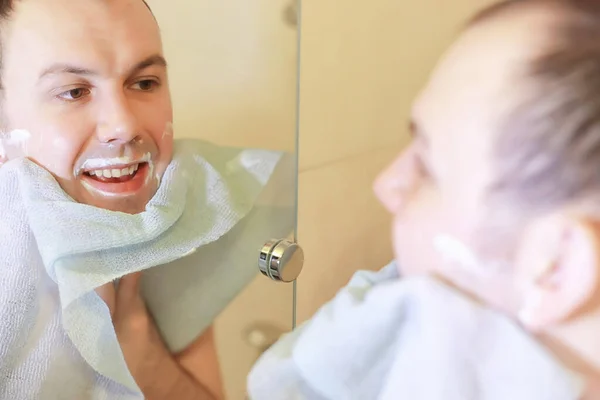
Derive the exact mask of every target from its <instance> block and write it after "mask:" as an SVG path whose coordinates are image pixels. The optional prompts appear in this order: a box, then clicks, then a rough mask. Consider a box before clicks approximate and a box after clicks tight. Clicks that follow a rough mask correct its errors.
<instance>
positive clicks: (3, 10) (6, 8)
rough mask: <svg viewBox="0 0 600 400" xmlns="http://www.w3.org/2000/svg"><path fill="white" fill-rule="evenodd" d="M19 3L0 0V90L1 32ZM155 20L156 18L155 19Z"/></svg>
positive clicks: (0, 65)
mask: <svg viewBox="0 0 600 400" xmlns="http://www.w3.org/2000/svg"><path fill="white" fill-rule="evenodd" d="M16 1H19V0H0V89H2V71H3V56H4V54H3V43H2V39H3V38H2V36H1V33H2V32H1V31H2V30H3V29H4V27H5V25H6V22H7V21H8V20H9V19H10V17H11V15H12V13H13V12H14V7H15V2H16ZM142 1H143V2H144V4H145V5H146V7H148V10H150V13H152V16H154V13H153V12H152V9H151V8H150V6H149V5H148V3H147V2H146V0H142ZM155 19H156V17H155Z"/></svg>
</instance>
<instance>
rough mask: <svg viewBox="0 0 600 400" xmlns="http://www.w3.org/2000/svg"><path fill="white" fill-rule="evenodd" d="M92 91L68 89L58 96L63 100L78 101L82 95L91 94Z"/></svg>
mask: <svg viewBox="0 0 600 400" xmlns="http://www.w3.org/2000/svg"><path fill="white" fill-rule="evenodd" d="M90 93H91V92H90V90H89V89H86V88H75V89H71V90H67V91H66V92H62V93H61V94H59V95H58V96H57V97H58V98H60V99H62V100H67V101H76V100H79V99H81V98H82V97H85V96H87V95H89V94H90Z"/></svg>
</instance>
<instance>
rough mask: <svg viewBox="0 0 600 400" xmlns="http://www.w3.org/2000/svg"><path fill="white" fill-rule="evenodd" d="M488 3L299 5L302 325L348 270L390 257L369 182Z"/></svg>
mask: <svg viewBox="0 0 600 400" xmlns="http://www.w3.org/2000/svg"><path fill="white" fill-rule="evenodd" d="M489 2H490V1H489V0H454V1H448V0H419V1H410V2H409V1H398V0H371V1H368V2H367V1H340V0H319V1H313V0H304V1H303V2H302V3H303V4H302V47H301V50H302V51H301V57H302V60H301V103H300V105H301V108H300V110H301V111H300V166H301V173H300V191H299V195H300V197H299V242H300V243H301V244H302V246H303V248H304V251H305V254H306V262H305V267H304V271H303V272H302V275H301V276H300V279H299V280H298V285H299V286H298V317H299V320H300V321H302V320H304V319H306V318H308V317H309V316H310V315H312V314H313V313H314V312H315V311H316V309H317V308H318V307H319V306H320V305H322V304H323V302H325V301H326V300H327V299H329V298H331V297H332V296H333V295H334V294H335V292H336V291H337V290H338V289H339V288H340V287H341V286H342V285H344V284H345V283H346V282H347V280H348V278H349V277H350V276H351V275H352V273H353V272H354V271H356V270H357V269H375V268H379V267H381V266H383V265H384V264H385V263H386V262H387V261H389V260H391V258H392V255H391V250H390V244H389V242H390V239H389V233H388V232H389V228H388V225H389V218H388V216H387V215H386V214H385V213H384V212H383V210H382V208H381V207H380V206H379V205H378V204H377V202H376V201H375V198H374V197H373V195H372V194H371V183H372V180H373V178H374V177H375V176H376V174H377V172H378V171H379V170H380V169H381V168H382V167H383V166H384V165H385V164H386V163H387V162H389V161H390V160H391V159H392V158H393V157H394V156H395V155H396V154H397V152H398V151H400V149H401V147H402V145H403V144H405V143H406V142H407V140H408V137H407V131H406V126H407V119H408V115H409V111H410V104H411V102H412V100H413V98H414V97H415V95H416V93H417V91H418V89H419V88H420V87H421V86H422V85H423V84H424V83H425V82H426V79H427V76H428V74H429V73H430V71H431V69H432V67H433V65H434V63H435V61H436V59H437V58H438V57H439V56H440V54H441V53H442V51H443V49H444V48H445V47H446V46H447V45H448V44H449V43H450V41H451V40H452V38H453V37H454V35H455V33H456V32H457V31H458V30H459V28H460V26H461V24H462V22H463V21H464V20H465V19H466V18H467V16H469V15H470V14H471V13H473V12H474V10H475V9H477V8H478V7H479V6H481V5H483V4H485V3H489Z"/></svg>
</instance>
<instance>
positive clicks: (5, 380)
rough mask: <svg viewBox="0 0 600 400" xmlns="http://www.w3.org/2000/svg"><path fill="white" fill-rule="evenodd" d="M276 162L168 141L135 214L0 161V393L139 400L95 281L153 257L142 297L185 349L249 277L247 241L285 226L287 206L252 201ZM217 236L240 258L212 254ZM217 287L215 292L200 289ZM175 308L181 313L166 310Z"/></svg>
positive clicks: (254, 153)
mask: <svg viewBox="0 0 600 400" xmlns="http://www.w3.org/2000/svg"><path fill="white" fill-rule="evenodd" d="M280 160H281V154H280V153H276V152H270V151H261V150H242V149H233V148H222V147H217V146H213V145H210V144H208V143H205V142H202V141H196V140H186V141H177V142H176V151H175V156H174V159H173V162H172V163H171V165H170V166H169V168H168V169H167V171H166V173H165V175H164V177H163V180H162V185H161V187H160V188H159V190H158V192H157V194H156V195H155V196H154V198H153V199H152V200H151V201H150V203H149V204H148V206H147V209H146V211H145V212H143V213H141V214H138V215H127V214H123V213H116V212H111V211H107V210H102V209H98V208H94V207H90V206H87V205H84V204H78V203H75V202H73V201H72V200H71V199H70V198H69V197H68V196H67V195H66V194H65V193H64V192H63V191H62V190H61V189H60V187H59V186H58V184H57V183H56V181H55V180H54V179H53V178H52V176H51V175H50V174H48V173H47V172H46V171H45V170H44V169H42V168H40V167H38V166H36V165H35V164H34V163H32V162H29V161H27V160H13V161H11V162H9V163H7V164H5V165H4V166H2V168H0V209H1V210H2V224H0V238H1V239H2V242H1V243H0V255H1V256H0V289H1V290H0V399H11V400H12V399H16V400H21V399H34V398H35V399H50V400H51V399H74V398H90V397H91V398H95V399H96V398H98V399H103V398H106V399H118V398H139V396H140V394H139V390H138V388H137V386H136V384H135V382H134V381H133V378H132V377H131V375H130V373H129V371H128V370H127V367H126V365H125V361H124V359H123V356H122V353H121V350H120V348H119V345H118V342H117V340H116V336H115V332H114V329H113V327H112V324H111V322H110V315H109V313H108V309H107V307H106V305H105V304H104V303H103V302H102V300H101V299H100V298H99V297H98V296H97V295H96V293H95V292H94V291H93V290H94V289H95V288H97V287H98V286H101V285H103V284H105V283H108V282H111V281H112V280H114V279H116V278H119V277H121V276H123V275H125V274H128V273H131V272H135V271H139V270H144V269H148V268H150V267H154V266H157V265H161V266H160V267H158V268H155V269H152V270H151V271H148V273H147V274H146V275H145V276H144V279H143V288H144V295H145V296H146V298H147V301H148V303H149V308H150V309H151V311H152V312H153V314H155V317H156V319H157V321H158V324H159V328H160V330H161V332H162V333H163V334H164V335H165V340H166V342H167V343H168V345H169V347H170V348H172V349H180V348H183V347H185V346H186V345H187V344H189V343H190V342H191V341H192V340H193V339H194V338H195V337H197V336H198V335H199V334H200V333H201V331H202V330H203V329H205V328H206V327H207V326H208V325H209V324H210V323H211V321H212V319H213V318H214V316H215V315H216V314H218V312H219V311H221V310H222V309H223V308H224V307H225V306H226V305H227V302H228V301H229V300H231V298H233V297H234V295H235V294H236V292H237V291H239V290H240V289H241V287H243V286H244V284H246V283H248V282H249V281H250V280H251V278H252V277H253V273H254V271H257V267H256V259H257V257H258V250H259V248H260V245H256V241H257V240H259V241H265V240H267V239H269V238H270V235H268V234H269V233H275V234H276V233H278V232H285V233H287V232H289V230H291V228H292V222H293V218H291V216H293V209H292V208H285V207H283V208H282V207H279V208H277V209H275V208H269V207H268V206H262V207H259V208H256V209H255V210H253V208H254V206H255V205H256V204H257V203H259V202H260V199H261V196H260V195H261V193H262V192H263V189H264V188H265V185H266V183H267V181H268V180H269V179H270V178H271V176H272V173H273V171H274V169H275V167H276V166H277V165H281V162H280ZM288 173H289V176H290V177H291V176H293V175H292V173H293V171H292V170H290V171H288ZM286 210H287V212H286ZM271 211H272V213H271ZM261 212H262V217H263V218H262V219H261V220H259V217H260V215H261V214H260V213H261ZM257 215H258V217H257ZM273 215H279V216H282V219H281V221H282V222H281V223H280V224H279V225H277V224H273V225H268V223H272V220H270V219H269V218H272V217H273ZM266 216H268V217H269V218H266ZM283 216H286V217H287V218H283ZM245 217H248V218H245ZM240 221H242V223H240ZM286 224H287V226H284V225H286ZM269 228H271V230H269ZM254 229H256V230H254ZM254 232H259V234H263V235H268V236H266V237H264V236H263V237H261V238H260V239H258V238H256V237H252V239H251V240H249V241H248V243H246V242H245V241H244V238H243V235H246V236H248V235H252V234H253V233H254ZM222 241H223V242H227V243H230V244H231V245H235V246H237V247H236V249H234V250H237V251H236V253H238V254H239V255H240V257H243V258H240V257H237V258H236V257H234V256H232V255H231V254H228V256H227V257H218V252H226V251H231V250H232V249H231V248H228V247H227V245H226V244H222V245H221V246H219V245H218V243H220V242H222ZM250 246H255V248H254V254H253V257H252V258H250ZM196 248H199V249H198V251H197V254H194V255H192V256H189V257H186V258H185V259H183V260H181V262H179V263H178V262H177V261H176V260H177V259H180V258H181V257H183V256H184V255H186V254H188V253H189V252H190V250H192V249H196ZM184 260H185V262H184ZM194 262H197V264H195V267H196V270H198V269H203V270H204V271H203V272H202V273H199V272H198V271H196V270H194V268H193V267H194ZM208 262H210V263H211V264H207V263H208ZM226 268H227V269H229V271H228V272H230V276H229V278H230V279H229V280H228V279H224V276H225V277H227V274H226V271H225V269H226ZM182 277H183V278H182ZM193 278H198V279H201V278H203V279H204V280H203V281H196V282H190V279H193ZM157 279H159V280H160V281H162V284H161V283H160V282H158V281H157ZM217 284H218V285H220V287H219V288H218V289H219V290H218V294H219V296H218V297H217V298H216V299H212V298H207V296H206V293H212V294H216V293H217V291H216V290H215V287H214V285H217ZM149 288H150V289H152V288H158V289H157V290H156V293H152V290H148V289H149ZM195 294H197V296H195ZM213 300H214V301H213ZM189 307H196V308H197V309H199V310H201V312H199V313H197V314H194V313H193V312H190V311H189ZM177 310H188V312H187V313H186V314H184V315H182V316H180V317H179V316H173V315H168V314H169V313H171V312H173V311H177ZM173 325H175V327H174V326H173ZM107 378H110V379H107ZM115 382H117V383H120V384H121V385H123V386H121V385H118V384H116V383H115ZM126 388H128V389H126Z"/></svg>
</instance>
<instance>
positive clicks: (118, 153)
mask: <svg viewBox="0 0 600 400" xmlns="http://www.w3.org/2000/svg"><path fill="white" fill-rule="evenodd" d="M1 34H2V98H1V104H0V107H1V112H2V136H3V139H4V142H5V143H12V144H11V145H10V147H8V148H6V149H5V152H4V153H5V154H4V156H5V157H6V155H8V158H9V159H10V158H11V157H23V156H24V157H27V158H29V159H30V160H32V161H34V162H35V163H37V164H38V165H40V166H42V167H44V168H45V169H46V170H48V171H49V172H50V173H51V174H52V175H53V176H54V177H55V178H56V180H57V181H58V183H59V184H60V186H61V187H62V189H63V190H64V191H65V192H66V193H67V194H68V195H69V196H70V197H71V198H72V199H73V200H74V201H76V202H79V203H84V204H88V205H91V206H95V207H100V208H104V209H108V210H112V211H119V212H124V213H130V214H135V213H140V212H142V211H144V209H145V207H146V204H147V203H148V201H149V200H150V199H151V198H152V196H153V195H154V194H155V193H156V191H157V189H158V186H159V184H160V178H161V177H162V175H163V173H164V172H165V170H166V168H167V166H168V165H169V163H170V162H171V158H172V152H173V133H172V124H171V122H172V119H173V114H172V106H171V97H170V93H169V86H168V80H167V63H166V61H165V59H164V56H163V49H162V43H161V38H160V32H159V28H158V25H157V23H156V21H155V19H154V17H153V15H152V13H151V11H150V10H149V9H148V7H147V6H146V5H145V4H144V2H143V1H142V0H106V1H98V0H23V1H17V2H15V3H14V8H13V10H12V12H10V13H9V17H8V20H5V21H3V23H2V29H1ZM0 161H2V160H0ZM5 161H6V160H5ZM139 278H140V275H139V274H133V275H130V276H127V277H124V278H123V279H122V280H121V284H120V285H119V290H118V291H115V289H114V286H113V285H112V284H110V285H107V286H105V287H103V288H100V289H99V290H98V293H99V294H100V295H101V297H102V298H103V299H104V300H105V301H106V303H107V305H108V306H109V309H110V311H111V315H112V316H113V323H114V325H115V330H116V332H117V336H118V338H119V342H120V344H121V347H122V349H123V353H124V355H125V359H126V361H127V365H128V367H129V369H130V370H131V372H132V375H133V376H134V378H135V380H136V382H137V383H138V386H140V388H141V389H142V391H143V392H144V394H145V396H146V398H148V399H164V398H177V399H186V398H190V399H191V398H193V399H210V398H214V397H218V396H220V392H221V384H220V377H219V372H218V365H217V359H216V353H215V349H214V342H213V339H212V332H211V331H210V330H209V332H208V333H207V334H205V335H203V337H201V338H200V339H199V340H198V341H197V343H195V344H194V345H192V346H190V348H189V349H188V350H186V351H184V352H183V353H182V354H180V355H178V356H172V355H171V354H169V352H168V351H167V349H166V347H165V345H164V343H163V342H162V339H161V338H160V335H159V333H158V331H157V329H156V326H155V324H154V323H153V321H152V318H151V317H150V315H149V314H148V312H147V309H146V307H145V304H144V302H143V300H142V298H141V296H140V294H139Z"/></svg>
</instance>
